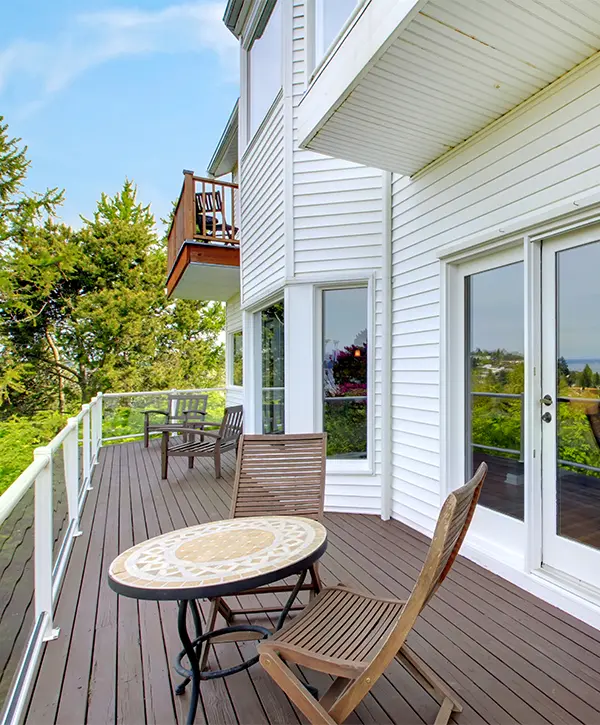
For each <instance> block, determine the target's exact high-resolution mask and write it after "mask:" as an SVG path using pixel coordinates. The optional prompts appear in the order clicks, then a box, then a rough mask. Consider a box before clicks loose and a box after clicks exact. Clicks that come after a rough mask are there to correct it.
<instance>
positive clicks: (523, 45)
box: [173, 0, 600, 626]
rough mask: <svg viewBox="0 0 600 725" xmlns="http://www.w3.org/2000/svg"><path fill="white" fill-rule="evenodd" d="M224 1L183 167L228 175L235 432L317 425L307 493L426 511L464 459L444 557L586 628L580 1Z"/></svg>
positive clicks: (587, 463) (590, 410) (592, 186)
mask: <svg viewBox="0 0 600 725" xmlns="http://www.w3.org/2000/svg"><path fill="white" fill-rule="evenodd" d="M224 20H225V23H226V25H227V27H228V28H229V29H230V30H231V31H232V32H233V33H234V34H235V36H236V37H237V38H238V39H239V41H240V58H241V97H240V101H239V108H238V107H236V109H235V111H234V114H233V115H232V117H231V119H230V122H229V124H228V127H227V129H226V131H225V133H224V135H223V138H222V140H221V143H220V144H219V147H218V149H217V151H216V152H215V156H214V158H213V160H212V162H211V166H210V168H209V173H210V174H212V175H214V176H216V177H220V176H221V175H223V174H229V173H232V174H233V175H234V178H235V179H236V181H239V184H240V192H241V193H240V204H239V213H238V217H237V218H238V219H239V220H240V229H241V233H240V237H241V246H240V268H239V297H237V296H233V295H232V296H231V297H230V298H229V299H228V304H227V310H228V343H229V344H228V359H229V360H230V362H229V366H228V368H229V373H228V375H229V380H228V382H229V383H232V382H233V381H232V375H233V370H234V362H233V361H234V357H235V359H236V360H238V359H239V355H240V352H239V351H240V347H241V346H242V336H243V361H244V362H243V382H244V387H243V399H244V404H245V409H246V426H247V430H249V431H274V430H278V431H283V430H286V431H288V432H300V431H312V430H321V429H323V427H324V428H325V429H326V430H327V431H328V433H329V453H330V459H329V461H328V470H327V493H326V505H327V507H328V509H329V510H332V511H347V512H361V513H377V514H379V515H381V516H382V517H383V518H384V519H386V518H389V517H393V518H395V519H398V520H400V521H402V522H404V523H406V524H408V525H410V526H411V527H413V528H415V529H417V530H418V531H420V532H423V533H426V534H431V532H432V528H433V525H434V522H435V518H436V515H437V512H438V510H439V506H440V503H441V501H442V500H443V498H444V496H445V494H446V493H447V492H448V490H450V489H452V488H453V487H455V486H456V485H457V484H458V483H459V482H460V481H461V480H463V479H464V478H465V476H466V475H468V474H469V473H470V472H471V471H472V470H473V466H474V465H475V464H476V463H477V462H479V461H480V460H484V459H485V460H487V461H488V463H489V464H490V476H489V479H488V482H487V484H486V489H487V490H486V491H485V492H484V495H483V498H482V502H481V503H482V505H481V506H479V509H478V512H477V516H476V520H475V522H474V525H473V527H472V533H471V535H470V537H469V539H468V545H467V548H466V551H467V553H468V555H469V556H470V557H471V558H473V559H474V560H476V561H478V562H479V563H481V564H483V565H484V566H486V567H488V568H490V569H491V570H493V571H495V572H497V573H499V574H501V575H502V576H504V577H506V578H507V579H510V580H511V581H513V582H514V583H517V584H518V585H519V586H521V587H523V588H525V589H528V590H529V591H531V592H534V593H535V594H537V595H538V596H540V597H542V598H544V599H546V600H547V601H549V602H551V603H553V604H555V605H557V606H559V607H562V608H563V609H565V610H567V611H569V612H571V613H573V614H575V615H576V616H578V617H580V618H582V619H584V620H586V621H587V622H589V623H592V624H594V625H595V626H599V625H600V609H599V608H598V605H599V604H600V597H599V595H600V590H599V586H600V581H599V580H598V577H597V574H596V572H597V571H598V565H599V564H600V536H599V535H598V533H597V522H598V513H597V512H598V510H599V509H598V506H599V504H600V477H599V476H600V452H599V448H598V443H597V441H596V438H595V436H594V433H593V430H594V428H593V416H594V414H596V413H597V412H598V411H597V408H598V402H597V400H598V390H597V388H592V387H590V386H589V385H588V386H581V385H579V386H577V385H576V384H575V382H574V381H576V379H577V376H581V374H582V372H581V371H582V369H583V367H584V365H586V364H587V365H589V366H590V370H591V371H592V372H594V371H595V372H598V371H600V343H599V342H598V340H599V339H600V335H599V334H598V332H600V328H599V325H600V323H599V322H598V319H599V317H598V314H597V312H596V310H597V309H598V304H599V303H600V292H598V290H597V288H598V285H597V284H596V276H597V269H598V263H599V262H600V242H599V241H598V240H600V227H599V226H597V224H598V222H599V221H600V185H599V181H598V170H597V169H598V166H599V163H600V146H599V145H598V129H597V125H598V121H597V119H598V112H597V107H598V104H599V103H600V91H599V90H598V86H599V81H600V54H599V53H598V51H599V50H600V5H598V4H596V3H595V2H589V3H585V4H581V5H580V4H577V5H573V4H572V3H569V2H567V1H566V0H564V1H563V0H557V1H553V2H550V1H548V2H546V1H543V2H536V3H533V2H525V1H524V2H520V3H517V4H515V3H512V2H509V0H500V2H497V3H494V4H493V5H492V4H487V3H486V4H482V3H475V2H467V3H461V4H460V5H457V4H456V3H454V2H451V1H450V0H439V2H433V0H418V1H415V0H369V1H366V2H360V1H359V2H356V1H355V0H346V1H342V0H304V1H303V0H294V1H293V2H292V0H289V2H285V1H284V0H278V2H272V1H265V0H230V2H229V3H228V5H227V9H226V13H225V18H224ZM235 129H237V134H236V133H235ZM228 253H230V252H229V250H228ZM173 293H174V294H179V289H178V287H175V288H174V290H173ZM185 293H186V294H190V289H189V287H188V288H187V290H186V292H185ZM191 294H192V295H196V294H198V295H199V296H202V295H203V294H204V291H203V287H202V285H201V284H198V285H197V286H196V287H194V289H193V290H192V292H191ZM234 346H235V348H234ZM355 356H356V357H355ZM237 366H238V367H237V368H236V369H237V370H238V373H237V375H238V377H239V376H240V371H239V362H238V363H237ZM565 368H566V372H565ZM239 382H241V380H240V381H239ZM540 401H541V402H540Z"/></svg>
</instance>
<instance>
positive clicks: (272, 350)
mask: <svg viewBox="0 0 600 725" xmlns="http://www.w3.org/2000/svg"><path fill="white" fill-rule="evenodd" d="M260 317H261V340H262V420H263V433H284V432H285V415H284V414H285V405H284V393H285V387H284V386H285V377H284V347H283V343H284V338H283V302H276V303H275V304H274V305H272V306H271V307H269V308H268V309H266V310H263V311H262V312H261V313H260Z"/></svg>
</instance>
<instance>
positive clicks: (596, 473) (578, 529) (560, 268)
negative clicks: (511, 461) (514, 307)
mask: <svg viewBox="0 0 600 725" xmlns="http://www.w3.org/2000/svg"><path fill="white" fill-rule="evenodd" d="M588 236H589V233H588ZM577 238H578V235H574V236H573V238H565V239H564V240H561V241H557V242H548V243H544V246H543V252H542V255H543V257H542V265H543V281H542V289H543V300H542V315H543V340H542V343H543V371H542V374H543V393H544V397H543V399H542V405H541V421H542V423H541V425H542V449H543V495H542V499H543V516H544V524H543V525H544V531H543V544H544V548H543V562H544V564H545V565H547V566H550V567H552V568H555V569H557V570H559V571H561V572H564V573H566V574H568V575H569V576H572V577H575V578H576V579H579V580H582V581H585V582H588V583H590V584H593V585H595V586H598V585H599V582H598V578H597V575H595V572H597V571H598V567H599V566H600V551H599V550H600V286H599V285H598V270H600V241H592V242H589V243H586V244H579V245H577V246H574V244H576V241H577ZM579 238H580V235H579Z"/></svg>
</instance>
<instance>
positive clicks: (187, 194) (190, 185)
mask: <svg viewBox="0 0 600 725" xmlns="http://www.w3.org/2000/svg"><path fill="white" fill-rule="evenodd" d="M195 186H196V182H195V181H194V172H193V171H187V170H186V171H184V172H183V190H182V194H183V200H182V202H183V241H188V240H192V239H193V238H194V236H195V234H196V214H195V211H196V210H195V201H194V192H195V190H196V188H195ZM178 251H179V250H177V251H176V252H175V254H177V252H178Z"/></svg>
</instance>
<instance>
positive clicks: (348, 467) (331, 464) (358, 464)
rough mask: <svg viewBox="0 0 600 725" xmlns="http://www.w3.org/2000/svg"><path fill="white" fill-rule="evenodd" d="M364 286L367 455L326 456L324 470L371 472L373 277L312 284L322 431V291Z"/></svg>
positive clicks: (317, 404) (317, 401)
mask: <svg viewBox="0 0 600 725" xmlns="http://www.w3.org/2000/svg"><path fill="white" fill-rule="evenodd" d="M356 288H361V289H366V290H367V396H366V397H367V456H366V458H362V459H349V458H348V459H342V458H327V472H328V473H333V474H336V473H340V474H356V475H365V474H367V475H370V474H373V472H374V447H375V441H374V411H375V398H374V395H375V378H374V367H375V343H374V339H375V320H374V303H373V294H374V280H373V278H372V277H369V278H366V279H365V278H362V279H349V280H343V281H338V282H323V283H321V284H318V285H315V288H314V292H315V303H314V314H315V320H314V330H315V340H314V350H315V351H316V355H315V369H314V380H315V406H314V410H315V430H316V431H319V432H323V428H324V425H323V423H324V400H323V356H324V346H323V332H324V319H323V311H324V306H323V296H324V295H323V293H324V292H327V291H329V290H345V289H356Z"/></svg>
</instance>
